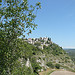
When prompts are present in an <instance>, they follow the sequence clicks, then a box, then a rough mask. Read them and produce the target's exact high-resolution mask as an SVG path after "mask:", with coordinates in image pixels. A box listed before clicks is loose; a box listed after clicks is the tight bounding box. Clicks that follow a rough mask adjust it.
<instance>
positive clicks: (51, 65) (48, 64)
mask: <svg viewBox="0 0 75 75" xmlns="http://www.w3.org/2000/svg"><path fill="white" fill-rule="evenodd" d="M46 65H47V66H48V67H50V68H54V65H53V64H52V62H48V63H47V64H46Z"/></svg>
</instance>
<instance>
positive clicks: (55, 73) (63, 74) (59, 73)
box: [50, 71, 75, 75]
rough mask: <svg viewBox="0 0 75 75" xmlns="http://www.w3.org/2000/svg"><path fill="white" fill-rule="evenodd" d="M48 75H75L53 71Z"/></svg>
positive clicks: (74, 74)
mask: <svg viewBox="0 0 75 75" xmlns="http://www.w3.org/2000/svg"><path fill="white" fill-rule="evenodd" d="M50 75H75V73H73V72H70V71H54V72H53V73H51V74H50Z"/></svg>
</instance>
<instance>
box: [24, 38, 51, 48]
mask: <svg viewBox="0 0 75 75" xmlns="http://www.w3.org/2000/svg"><path fill="white" fill-rule="evenodd" d="M25 41H26V42H28V43H29V44H32V45H34V46H35V47H36V46H37V47H38V48H40V49H43V47H44V46H49V45H50V44H52V41H51V38H49V37H40V38H28V39H27V38H26V39H25Z"/></svg>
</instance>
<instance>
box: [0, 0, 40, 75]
mask: <svg viewBox="0 0 75 75" xmlns="http://www.w3.org/2000/svg"><path fill="white" fill-rule="evenodd" d="M39 8H41V6H40V2H38V3H36V5H35V6H33V5H29V4H28V1H27V0H0V35H1V36H0V45H1V46H0V56H1V57H0V75H10V74H11V75H13V74H14V75H15V74H17V73H18V72H19V73H20V75H21V74H22V75H25V74H24V72H25V73H26V72H27V74H28V75H30V72H29V71H27V70H28V69H29V68H27V69H26V68H25V67H22V66H19V67H18V66H15V65H14V64H15V63H17V65H18V59H19V58H22V57H25V59H26V58H27V57H29V58H30V57H31V56H32V53H33V52H35V51H33V52H32V51H31V50H30V48H31V47H28V46H30V45H28V46H27V44H26V43H24V44H23V40H20V39H18V38H19V37H24V36H25V35H24V33H26V34H28V35H29V34H30V33H31V32H32V29H33V30H34V29H35V28H36V26H37V25H36V24H35V23H34V19H35V17H36V15H35V14H34V12H35V10H37V9H39ZM29 50H30V51H29ZM35 50H36V49H35ZM24 68H25V69H24ZM22 69H23V70H22Z"/></svg>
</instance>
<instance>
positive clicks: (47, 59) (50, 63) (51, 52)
mask: <svg viewBox="0 0 75 75" xmlns="http://www.w3.org/2000/svg"><path fill="white" fill-rule="evenodd" d="M24 41H26V42H28V43H29V44H30V45H32V46H34V47H35V48H37V51H38V53H37V52H36V50H35V49H32V50H35V52H34V53H33V56H32V57H31V58H32V59H33V60H34V58H35V60H36V63H38V64H39V66H40V69H38V70H37V72H38V71H43V70H46V69H47V68H58V69H59V68H61V69H67V70H71V71H72V70H74V69H75V66H74V63H73V61H72V60H71V58H70V56H69V55H68V54H67V53H66V52H65V51H64V50H63V49H62V47H60V46H58V45H57V44H55V43H53V42H52V41H51V38H47V37H45V38H34V39H33V38H29V39H25V40H24ZM30 61H31V60H30ZM32 62H33V61H32ZM32 64H33V63H32Z"/></svg>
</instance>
